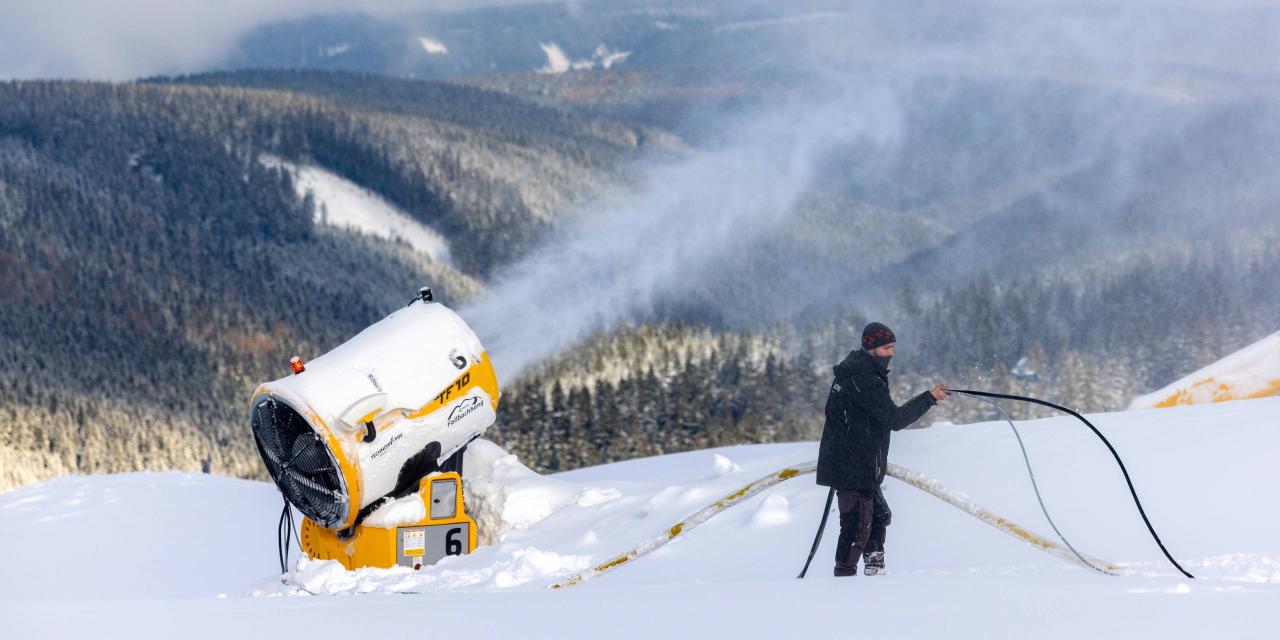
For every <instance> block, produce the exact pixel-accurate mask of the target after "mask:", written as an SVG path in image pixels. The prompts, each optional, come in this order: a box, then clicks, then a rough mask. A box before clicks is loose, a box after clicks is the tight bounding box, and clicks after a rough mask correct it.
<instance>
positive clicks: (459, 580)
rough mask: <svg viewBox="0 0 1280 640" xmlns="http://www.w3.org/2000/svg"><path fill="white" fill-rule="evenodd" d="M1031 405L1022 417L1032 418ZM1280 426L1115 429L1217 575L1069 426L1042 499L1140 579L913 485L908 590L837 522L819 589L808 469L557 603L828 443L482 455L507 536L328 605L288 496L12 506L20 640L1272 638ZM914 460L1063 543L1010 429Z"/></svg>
mask: <svg viewBox="0 0 1280 640" xmlns="http://www.w3.org/2000/svg"><path fill="white" fill-rule="evenodd" d="M951 401H953V402H967V401H970V400H967V399H963V398H955V399H953V400H951ZM1010 410H1011V412H1013V413H1014V415H1015V417H1016V415H1017V413H1018V407H1016V406H1010ZM1278 416H1280V398H1266V399H1258V400H1245V401H1237V402H1227V403H1219V404H1212V405H1202V406H1190V407H1176V408H1171V409H1167V410H1162V411H1135V412H1126V413H1113V414H1101V415H1097V416H1092V418H1091V419H1093V420H1094V422H1095V424H1097V426H1098V427H1099V428H1100V429H1101V430H1102V431H1103V432H1104V433H1106V435H1107V436H1108V437H1109V438H1110V439H1111V440H1112V442H1113V443H1114V444H1115V446H1116V448H1117V449H1118V450H1119V452H1120V453H1121V455H1123V456H1124V459H1125V462H1126V463H1127V465H1128V466H1129V470H1130V472H1131V473H1132V475H1133V478H1134V482H1135V484H1136V486H1137V489H1138V492H1139V494H1140V495H1141V497H1142V498H1143V502H1144V505H1145V507H1146V509H1147V513H1148V515H1149V516H1150V517H1151V520H1152V522H1153V523H1154V525H1155V527H1156V529H1157V531H1158V532H1159V533H1160V535H1161V537H1162V538H1163V539H1164V542H1165V544H1166V545H1167V546H1168V547H1169V550H1170V551H1171V552H1172V553H1173V554H1174V556H1175V557H1176V558H1177V559H1178V560H1179V561H1180V562H1182V563H1183V565H1184V566H1185V567H1186V568H1187V569H1188V570H1190V571H1191V572H1192V573H1194V574H1196V575H1197V576H1198V577H1199V579H1198V580H1189V579H1186V578H1184V577H1182V576H1181V575H1179V574H1178V573H1177V572H1176V571H1175V570H1174V569H1173V567H1172V566H1170V565H1169V564H1168V563H1167V562H1166V561H1165V560H1164V559H1163V556H1162V555H1161V554H1160V551H1159V549H1158V548H1157V547H1156V546H1155V543H1153V542H1152V541H1151V539H1150V538H1149V537H1148V535H1147V533H1146V530H1145V528H1144V526H1143V525H1142V521H1141V519H1140V518H1139V516H1138V514H1137V512H1136V510H1135V509H1134V507H1133V505H1132V502H1131V501H1130V498H1129V496H1128V492H1127V491H1126V490H1125V488H1124V481H1123V479H1122V477H1121V475H1120V473H1119V471H1118V470H1117V469H1116V468H1115V466H1114V462H1113V461H1112V460H1111V457H1110V455H1109V454H1108V453H1107V452H1106V450H1105V448H1104V447H1103V446H1102V445H1101V443H1099V442H1098V441H1097V440H1096V439H1094V438H1093V436H1092V435H1091V434H1090V433H1089V432H1088V430H1087V429H1085V428H1084V427H1083V426H1082V425H1080V424H1079V423H1077V422H1075V421H1073V420H1071V419H1070V418H1052V419H1047V420H1036V421H1031V422H1026V423H1022V424H1021V425H1020V426H1021V429H1022V433H1023V438H1024V439H1025V440H1026V444H1027V448H1028V451H1029V453H1030V456H1031V458H1032V462H1033V464H1034V465H1035V470H1036V474H1037V479H1038V480H1039V482H1040V486H1041V489H1042V491H1043V493H1044V498H1045V500H1046V503H1047V504H1048V506H1049V509H1050V510H1051V513H1052V515H1053V517H1054V519H1055V520H1056V522H1057V523H1058V525H1059V527H1060V528H1061V529H1062V531H1063V533H1064V534H1066V536H1067V537H1068V539H1069V540H1070V541H1071V542H1072V543H1073V544H1074V545H1075V546H1076V547H1077V548H1078V549H1080V551H1082V552H1084V553H1087V554H1090V555H1093V556H1097V557H1099V558H1102V559H1105V560H1108V561H1111V562H1114V563H1117V564H1119V565H1120V566H1122V567H1123V568H1125V569H1126V570H1127V571H1128V572H1129V575H1126V576H1121V577H1111V576H1104V575H1101V574H1098V573H1095V572H1092V571H1090V570H1088V569H1084V568H1082V567H1080V566H1078V565H1076V564H1072V563H1069V562H1066V561H1063V560H1061V559H1059V558H1056V557H1053V556H1050V555H1048V554H1045V553H1043V552H1042V551H1040V550H1038V549H1036V548H1034V547H1032V546H1030V545H1028V544H1026V543H1025V542H1022V541H1020V540H1017V539H1015V538H1013V537H1010V536H1008V535H1005V534H1004V533H1002V532H1000V531H999V530H997V529H995V528H993V527H991V526H989V525H987V524H985V523H983V522H980V521H978V520H976V519H974V518H972V517H970V516H969V515H968V514H966V513H964V512H962V511H960V510H958V509H956V508H954V507H952V506H950V505H948V504H946V503H944V502H942V501H940V500H938V499H937V498H934V497H933V496H931V495H928V494H925V493H923V492H921V491H919V490H917V489H915V488H914V487H911V486H908V485H906V484H903V483H901V482H897V481H895V480H892V479H891V480H888V481H886V485H885V493H886V496H887V498H888V500H889V502H890V504H891V505H892V508H893V512H894V516H893V524H892V526H891V527H890V528H889V540H888V544H887V558H888V567H889V574H888V575H887V576H883V577H878V578H865V577H857V578H852V579H835V578H832V577H831V576H830V569H831V556H832V554H833V549H834V542H835V537H836V525H835V522H834V519H833V521H832V523H831V524H830V525H829V529H828V531H827V535H826V536H825V537H824V539H823V544H822V547H821V549H820V550H819V552H818V557H817V559H816V560H815V563H814V567H813V568H812V569H811V570H810V577H809V578H807V579H806V580H803V581H800V580H796V579H794V576H795V574H796V573H797V572H798V571H799V568H800V565H801V564H802V563H803V561H804V557H805V555H806V553H807V551H808V548H809V545H810V543H811V541H812V539H813V531H814V527H815V526H816V524H817V521H818V518H819V515H820V513H819V512H820V510H821V507H822V503H823V500H824V498H825V495H826V491H825V489H823V488H820V487H817V486H815V485H814V483H813V477H812V476H811V475H810V476H801V477H799V478H796V479H793V480H788V481H786V482H783V483H781V484H779V485H777V486H775V487H773V488H771V489H768V490H766V491H764V492H763V493H761V494H760V495H757V496H755V497H754V498H751V499H749V500H747V501H745V502H743V503H742V504H740V505H738V506H736V507H733V508H731V509H729V510H726V511H724V512H723V513H721V514H720V515H718V516H716V517H715V518H713V519H711V520H710V521H708V522H706V523H705V524H703V525H702V526H700V527H698V528H697V529H695V530H692V531H690V532H688V533H687V534H685V535H683V536H681V537H679V538H678V539H677V540H676V541H675V542H673V543H671V544H669V545H667V546H664V547H662V548H661V549H659V550H658V551H656V552H654V553H652V554H650V555H648V556H645V557H642V558H640V559H638V560H635V561H633V562H631V563H628V564H626V565H624V566H621V567H619V568H617V569H615V570H612V571H610V572H608V573H605V574H604V575H601V576H598V577H596V578H594V579H592V580H590V581H587V582H585V583H583V584H581V585H578V586H575V587H571V588H567V589H560V590H550V589H548V588H547V586H548V585H550V584H552V583H554V582H557V581H559V580H562V579H564V578H566V577H568V576H570V575H572V574H573V573H575V572H577V571H579V570H581V569H583V568H586V567H588V566H591V565H594V564H596V563H599V562H601V561H604V560H607V559H609V558H611V557H613V556H614V555H616V554H618V553H620V552H623V551H625V550H626V549H629V548H631V547H633V546H635V545H636V544H638V543H642V542H644V541H648V540H651V539H653V538H654V537H655V536H660V535H661V534H662V532H664V531H665V530H667V528H669V527H670V526H671V525H672V524H673V523H675V522H677V521H679V520H680V519H682V518H684V517H686V516H688V515H689V514H691V513H693V512H695V511H697V510H699V509H701V508H703V507H704V506H706V505H708V504H709V503H711V502H713V501H715V500H716V499H718V498H721V497H723V496H725V495H727V494H728V493H730V492H732V491H734V490H736V489H738V488H739V487H741V486H743V485H745V484H747V483H749V482H751V481H752V480H755V479H756V478H759V477H761V476H764V475H766V474H768V473H771V472H773V471H776V470H777V469H780V468H782V467H784V466H787V465H792V464H795V463H799V462H804V461H807V460H811V459H813V458H814V457H815V455H816V449H817V447H816V444H815V443H796V444H784V445H767V446H743V447H728V448H723V449H718V450H714V451H699V452H691V453H684V454H676V455H669V456H662V457H657V458H648V459H643V460H634V461H629V462H624V463H618V464H612V465H605V466H600V467H594V468H589V469H581V470H576V471H572V472H568V473H563V474H559V475H556V476H551V477H542V476H538V475H537V474H535V473H533V472H531V471H529V470H528V469H525V468H524V467H523V466H522V465H520V464H519V462H518V461H517V460H515V459H514V458H513V457H511V456H507V455H505V453H504V452H502V451H501V450H500V449H498V448H497V447H496V446H494V445H491V444H488V443H477V445H475V446H473V450H472V451H469V458H468V460H467V465H466V468H467V475H468V482H469V485H470V486H469V489H468V491H469V495H468V499H469V501H470V503H469V506H470V508H471V509H472V510H473V511H475V512H476V514H477V515H478V516H479V518H478V519H479V520H480V522H481V525H482V527H483V528H484V529H485V537H486V538H488V539H489V541H490V542H491V544H488V545H487V546H483V547H481V548H478V549H477V550H476V552H475V553H473V554H471V555H470V556H465V557H458V558H450V559H448V560H446V561H444V562H442V563H441V564H439V565H436V566H435V567H432V568H429V569H426V570H424V571H422V572H417V573H415V572H412V571H409V570H407V569H398V570H388V571H381V570H365V571H361V572H358V573H355V574H352V573H348V572H346V571H343V570H341V569H340V567H337V566H336V565H334V564H331V563H309V562H305V561H304V562H302V563H301V564H300V565H299V568H298V571H297V574H296V575H295V576H294V579H295V581H296V583H297V584H299V585H302V586H304V587H306V588H307V589H309V590H311V591H315V592H318V593H332V594H337V595H321V596H315V595H305V594H302V593H301V591H299V590H297V589H289V588H286V587H284V586H283V585H280V584H279V582H278V580H276V579H275V577H274V575H273V574H274V572H275V570H276V558H275V525H276V518H277V517H278V515H279V509H280V498H279V496H278V494H277V493H276V492H275V490H274V488H273V487H272V486H271V485H269V484H263V483H255V482H246V481H238V480H231V479H226V478H218V477H210V476H200V475H186V474H176V473H163V474H127V475H118V476H101V477H72V478H63V479H59V480H55V481H52V482H48V483H45V484H41V485H36V486H31V487H25V488H22V489H18V490H14V491H11V492H8V493H5V494H0V541H3V543H2V544H0V567H2V568H3V569H2V571H3V573H2V574H0V637H5V638H9V637H13V638H28V637H68V638H70V637H74V638H83V637H130V638H153V637H154V638H160V637H174V636H176V637H182V638H184V639H185V638H219V639H226V638H235V637H267V636H270V637H277V638H278V637H288V636H294V637H297V636H299V635H301V634H323V635H324V636H343V637H365V636H366V635H368V636H370V637H375V636H376V637H395V636H399V635H404V634H406V633H433V634H435V633H440V632H442V631H447V632H449V633H456V634H468V635H471V636H475V637H531V638H541V637H556V638H565V637H610V638H619V637H644V638H652V637H654V636H655V635H657V636H663V637H730V638H733V637H752V638H755V637H806V636H808V635H810V634H812V635H813V637H842V636H864V635H866V636H869V637H875V638H881V637H913V638H914V637H936V636H946V637H948V638H969V637H984V638H985V637H1009V636H1018V637H1037V638H1046V637H1047V638H1079V637H1090V638H1094V637H1117V638H1118V637H1126V638H1132V637H1161V638H1165V637H1188V638H1190V637H1231V638H1239V637H1257V638H1262V637H1267V638H1272V637H1276V636H1277V634H1280V612H1278V610H1277V606H1276V605H1277V603H1280V465H1277V464H1276V457H1277V456H1276V452H1277V451H1280V420H1278V419H1277V417H1278ZM891 459H892V460H893V461H894V462H896V463H897V464H900V465H902V466H905V467H908V468H910V469H914V470H916V471H919V472H923V473H925V474H927V475H929V476H931V477H933V478H935V479H937V480H938V481H939V482H941V483H942V484H944V485H946V486H947V487H948V488H950V489H952V490H955V491H959V492H963V493H964V494H966V495H967V496H968V498H969V499H971V500H972V501H974V502H976V503H978V504H981V505H982V506H984V507H987V508H988V509H990V510H992V511H994V512H996V513H999V514H1000V515H1002V516H1004V517H1007V518H1009V519H1010V520H1012V521H1014V522H1016V523H1018V524H1020V525H1023V526H1025V527H1027V528H1029V529H1031V530H1033V531H1036V532H1037V533H1040V534H1041V535H1044V536H1046V537H1050V538H1051V537H1052V532H1051V531H1050V530H1049V527H1048V526H1047V524H1046V523H1045V521H1044V518H1043V516H1042V515H1041V514H1040V511H1039V507H1038V505H1037V503H1036V499H1035V495H1034V494H1033V493H1032V491H1031V488H1030V485H1029V483H1028V481H1027V478H1026V470H1025V468H1024V467H1023V462H1022V457H1021V455H1020V453H1019V450H1018V446H1017V443H1016V441H1015V440H1014V439H1013V435H1012V434H1011V433H1010V431H1009V428H1008V425H1006V424H1004V423H1001V422H996V423H983V424H975V425H962V426H958V425H939V426H937V427H934V428H932V429H924V430H919V431H904V432H901V433H899V434H896V435H895V436H894V444H893V450H892V455H891ZM295 557H296V552H295ZM361 592H365V593H361ZM401 592H414V593H411V594H408V595H405V594H403V593H401ZM290 593H292V594H293V595H290ZM358 593H359V594H360V595H355V594H358ZM255 594H256V595H255Z"/></svg>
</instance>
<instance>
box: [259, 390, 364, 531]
mask: <svg viewBox="0 0 1280 640" xmlns="http://www.w3.org/2000/svg"><path fill="white" fill-rule="evenodd" d="M251 422H252V426H253V439H254V441H255V442H257V443H258V453H259V454H261V455H262V461H263V462H265V463H266V465H267V472H268V473H270V474H271V479H272V480H274V481H275V483H276V486H277V487H279V488H280V491H281V493H283V494H284V497H285V499H286V500H288V501H289V503H290V504H292V505H293V506H295V507H297V508H298V511H301V512H302V514H303V515H305V516H307V517H308V518H311V519H312V520H314V521H315V522H316V524H319V525H320V526H322V527H326V528H330V529H334V528H337V527H339V526H341V525H342V524H343V523H345V522H346V519H347V514H348V513H349V511H348V509H349V503H350V500H349V499H348V497H347V491H346V486H345V483H344V482H343V480H342V474H341V472H340V471H339V470H338V465H337V462H336V461H335V460H334V458H333V454H332V453H331V452H330V451H329V448H328V447H327V446H325V443H324V439H323V438H321V437H320V435H319V434H318V433H316V431H315V429H313V428H312V427H311V425H310V424H308V423H307V421H306V420H305V419H303V417H302V416H301V415H299V414H298V412H297V411H295V410H294V408H293V407H291V406H289V405H288V403H286V402H284V401H282V400H279V399H277V398H276V397H275V396H273V395H271V394H266V395H264V396H263V397H262V398H261V399H259V400H258V402H257V403H256V404H255V405H254V406H253V414H252V417H251Z"/></svg>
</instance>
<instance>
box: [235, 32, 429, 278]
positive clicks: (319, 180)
mask: <svg viewBox="0 0 1280 640" xmlns="http://www.w3.org/2000/svg"><path fill="white" fill-rule="evenodd" d="M423 46H426V45H425V44H424V45H423ZM259 161H260V162H262V164H264V165H266V166H268V167H280V168H283V169H285V170H286V171H288V172H289V173H290V175H292V176H293V184H294V188H295V189H296V190H297V192H298V197H304V196H306V195H307V193H310V194H311V196H312V197H313V198H315V206H316V222H317V223H319V224H324V225H328V226H332V227H338V228H342V229H350V230H353V231H358V232H360V233H367V234H369V235H372V236H376V237H379V238H383V239H386V240H402V241H404V242H405V243H407V244H408V245H409V246H411V247H413V248H414V249H416V250H418V251H419V252H421V253H425V254H427V255H429V256H431V257H432V258H435V259H436V260H440V261H441V262H445V263H449V261H450V260H449V243H448V241H447V240H446V239H445V238H444V236H442V235H440V234H439V233H438V232H436V231H435V230H434V229H432V228H431V227H428V226H427V225H424V224H422V223H421V222H418V221H417V220H414V219H413V218H411V217H409V215H408V214H407V213H405V212H403V211H401V210H400V209H399V208H397V207H396V206H395V205H393V204H391V203H390V202H387V201H386V200H384V199H383V198H382V197H381V196H379V195H378V194H376V193H373V192H372V191H369V190H368V189H365V188H364V187H361V186H360V185H358V184H356V183H354V182H351V181H350V180H347V179H346V178H343V177H342V176H339V175H337V174H335V173H333V172H331V171H327V170H325V169H322V168H320V167H317V166H313V165H299V164H296V163H292V162H288V161H285V160H282V159H280V158H277V157H275V156H271V155H265V154H264V155H263V156H261V157H260V158H259Z"/></svg>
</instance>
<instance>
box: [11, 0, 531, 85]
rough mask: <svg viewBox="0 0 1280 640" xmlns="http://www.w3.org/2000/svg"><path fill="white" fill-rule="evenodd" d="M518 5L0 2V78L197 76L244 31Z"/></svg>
mask: <svg viewBox="0 0 1280 640" xmlns="http://www.w3.org/2000/svg"><path fill="white" fill-rule="evenodd" d="M516 2H518V0H425V1H424V0H416V1H414V0H269V1H264V0H44V1H39V0H0V78H6V79H7V78H93V79H102V80H127V79H131V78H138V77H144V76H149V75H156V74H172V73H184V72H192V71H199V70H202V69H204V68H206V67H207V66H208V65H211V64H216V63H217V62H218V61H219V60H220V59H221V58H222V56H224V55H226V54H227V53H228V52H229V51H230V49H231V47H232V45H234V44H235V42H236V39H237V38H238V37H239V36H241V35H242V34H244V33H245V32H247V31H249V30H250V29H253V28H254V27H257V26H259V25H263V24H266V23H270V22H275V21H279V20H287V19H293V18H302V17H306V16H310V15H318V14H325V13H335V12H340V11H365V12H368V13H373V14H388V13H396V12H402V11H405V10H410V9H412V10H429V9H456V8H461V7H470V6H479V5H494V4H515V3H516Z"/></svg>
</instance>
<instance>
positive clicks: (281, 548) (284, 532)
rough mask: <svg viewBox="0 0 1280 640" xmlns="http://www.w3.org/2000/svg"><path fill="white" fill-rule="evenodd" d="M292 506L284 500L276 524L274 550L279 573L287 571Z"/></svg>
mask: <svg viewBox="0 0 1280 640" xmlns="http://www.w3.org/2000/svg"><path fill="white" fill-rule="evenodd" d="M292 536H293V507H291V506H290V505H289V501H288V500H285V501H284V510H283V511H281V512H280V522H279V524H277V525H276V551H277V553H278V554H279V556H280V575H284V574H286V573H289V548H290V547H291V546H292V545H293V540H292Z"/></svg>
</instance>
